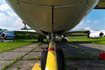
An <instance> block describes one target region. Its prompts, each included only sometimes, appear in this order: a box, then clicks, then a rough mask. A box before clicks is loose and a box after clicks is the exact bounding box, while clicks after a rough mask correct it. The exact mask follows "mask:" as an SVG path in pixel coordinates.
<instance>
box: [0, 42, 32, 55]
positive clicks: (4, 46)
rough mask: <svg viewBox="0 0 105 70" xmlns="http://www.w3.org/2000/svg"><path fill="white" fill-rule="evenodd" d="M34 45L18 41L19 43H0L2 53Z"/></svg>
mask: <svg viewBox="0 0 105 70" xmlns="http://www.w3.org/2000/svg"><path fill="white" fill-rule="evenodd" d="M31 43H33V41H25V40H24V42H23V40H22V41H21V40H18V41H17V42H0V53H2V52H5V51H8V50H12V49H15V48H19V47H21V46H24V45H28V44H31Z"/></svg>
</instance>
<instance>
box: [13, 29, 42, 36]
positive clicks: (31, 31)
mask: <svg viewBox="0 0 105 70" xmlns="http://www.w3.org/2000/svg"><path fill="white" fill-rule="evenodd" d="M14 33H15V34H26V33H30V34H37V35H41V34H39V33H37V32H36V31H34V30H28V31H27V30H17V31H15V32H14Z"/></svg>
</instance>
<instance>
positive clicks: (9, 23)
mask: <svg viewBox="0 0 105 70" xmlns="http://www.w3.org/2000/svg"><path fill="white" fill-rule="evenodd" d="M20 21H21V19H20V18H18V17H17V18H14V17H10V16H7V15H5V14H4V13H0V28H3V29H7V30H17V29H20V28H22V27H24V25H23V24H22V23H21V22H20Z"/></svg>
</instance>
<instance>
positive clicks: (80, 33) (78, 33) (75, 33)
mask: <svg viewBox="0 0 105 70" xmlns="http://www.w3.org/2000/svg"><path fill="white" fill-rule="evenodd" d="M88 34H90V30H78V31H70V32H67V33H64V35H66V36H87V35H88Z"/></svg>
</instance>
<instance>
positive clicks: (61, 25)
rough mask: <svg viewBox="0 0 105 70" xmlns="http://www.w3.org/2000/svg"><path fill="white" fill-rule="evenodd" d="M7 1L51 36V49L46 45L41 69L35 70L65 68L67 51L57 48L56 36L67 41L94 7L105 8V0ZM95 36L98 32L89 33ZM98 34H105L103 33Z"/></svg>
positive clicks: (31, 24) (19, 14)
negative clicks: (71, 31)
mask: <svg viewBox="0 0 105 70" xmlns="http://www.w3.org/2000/svg"><path fill="white" fill-rule="evenodd" d="M6 2H7V3H8V4H9V5H10V7H11V8H12V9H13V10H14V11H15V12H16V13H17V15H18V16H19V17H20V18H21V19H22V20H23V21H24V22H25V23H26V24H28V25H29V26H30V27H31V28H32V29H34V30H36V31H37V32H38V33H39V34H42V35H45V36H49V37H51V42H50V43H49V46H48V48H47V49H46V48H45V49H46V50H47V51H46V50H43V52H42V55H41V68H40V67H39V66H38V65H37V67H38V68H37V69H35V68H33V69H32V70H64V66H65V61H64V54H63V51H62V49H61V48H59V49H58V48H57V47H56V44H55V42H54V38H55V36H57V35H64V37H63V38H62V41H67V40H66V39H65V36H66V34H68V35H69V33H70V32H68V31H69V30H71V29H72V28H74V27H75V26H76V25H77V24H78V23H79V22H80V21H81V20H82V19H83V18H85V16H86V15H87V14H88V13H89V12H90V11H91V10H92V9H105V0H6ZM87 32H88V31H84V33H87ZM77 33H78V32H77ZM96 34H97V33H96ZM93 35H95V33H92V34H90V35H89V36H90V37H93ZM98 36H103V33H100V35H98ZM98 36H96V37H98ZM39 40H42V38H40V39H39Z"/></svg>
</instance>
